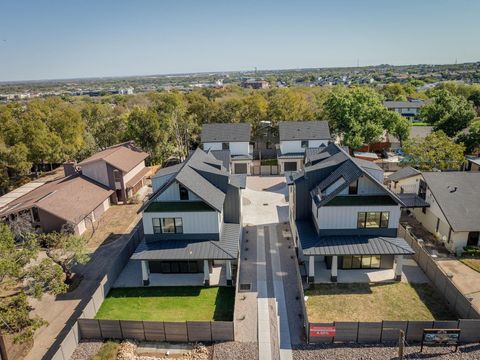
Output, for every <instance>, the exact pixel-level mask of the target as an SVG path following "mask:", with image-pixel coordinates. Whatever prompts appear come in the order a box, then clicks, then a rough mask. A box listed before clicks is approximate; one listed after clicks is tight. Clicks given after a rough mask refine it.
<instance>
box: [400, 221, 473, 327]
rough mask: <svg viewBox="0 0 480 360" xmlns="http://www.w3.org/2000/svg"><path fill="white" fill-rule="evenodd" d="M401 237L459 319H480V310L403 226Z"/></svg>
mask: <svg viewBox="0 0 480 360" xmlns="http://www.w3.org/2000/svg"><path fill="white" fill-rule="evenodd" d="M398 234H399V236H402V237H404V238H405V240H406V241H407V242H408V243H409V244H410V246H411V247H412V249H413V251H415V254H414V255H413V258H414V259H415V261H416V262H417V264H418V265H419V266H420V267H421V268H422V270H423V272H424V273H425V274H426V275H427V277H428V278H429V279H430V281H431V282H432V283H433V284H434V285H435V287H436V288H437V290H438V292H439V293H440V294H442V296H443V297H444V299H445V301H446V302H447V305H448V306H449V307H450V308H451V309H452V310H453V311H455V312H456V313H457V314H458V315H459V317H461V318H464V319H480V310H479V309H477V308H476V307H475V306H474V305H473V304H472V303H471V302H470V300H469V299H468V298H467V297H466V296H465V295H464V294H463V293H462V292H461V291H460V290H459V289H458V288H457V287H456V286H455V283H454V282H453V281H452V280H451V279H450V278H449V277H448V275H447V274H446V273H445V272H444V271H443V270H442V269H441V268H440V267H439V266H438V265H437V263H436V262H435V260H433V259H432V257H431V256H430V254H429V253H428V252H427V251H426V250H425V249H424V248H423V247H422V246H421V245H420V244H419V243H418V240H417V239H416V238H415V236H414V235H413V234H412V233H411V232H410V231H408V229H406V228H404V227H403V226H400V227H399V232H398Z"/></svg>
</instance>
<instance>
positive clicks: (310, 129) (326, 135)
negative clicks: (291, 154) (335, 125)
mask: <svg viewBox="0 0 480 360" xmlns="http://www.w3.org/2000/svg"><path fill="white" fill-rule="evenodd" d="M278 131H279V134H280V141H288V140H330V139H331V136H330V129H329V128H328V122H327V121H280V122H279V124H278Z"/></svg>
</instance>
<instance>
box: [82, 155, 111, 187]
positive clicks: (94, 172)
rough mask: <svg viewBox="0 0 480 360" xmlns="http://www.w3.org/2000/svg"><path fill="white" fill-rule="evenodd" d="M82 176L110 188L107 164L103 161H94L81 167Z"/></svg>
mask: <svg viewBox="0 0 480 360" xmlns="http://www.w3.org/2000/svg"><path fill="white" fill-rule="evenodd" d="M82 175H84V176H86V177H88V178H90V179H93V180H95V181H97V182H99V183H101V184H103V185H105V186H108V187H110V184H109V182H108V171H107V164H106V163H105V162H104V161H94V162H92V163H90V164H85V165H82Z"/></svg>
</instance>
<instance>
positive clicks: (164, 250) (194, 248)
mask: <svg viewBox="0 0 480 360" xmlns="http://www.w3.org/2000/svg"><path fill="white" fill-rule="evenodd" d="M240 231H241V227H240V224H223V231H222V235H221V238H220V240H188V239H175V240H160V241H145V240H143V241H142V242H141V243H140V245H138V247H137V249H136V250H135V253H134V254H133V255H132V257H131V259H133V260H193V259H209V260H232V259H236V258H237V256H238V248H239V240H240Z"/></svg>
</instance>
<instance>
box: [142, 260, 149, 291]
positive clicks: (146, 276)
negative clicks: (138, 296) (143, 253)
mask: <svg viewBox="0 0 480 360" xmlns="http://www.w3.org/2000/svg"><path fill="white" fill-rule="evenodd" d="M141 263H142V280H143V286H148V285H149V284H150V269H149V268H148V261H147V260H142V261H141Z"/></svg>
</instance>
